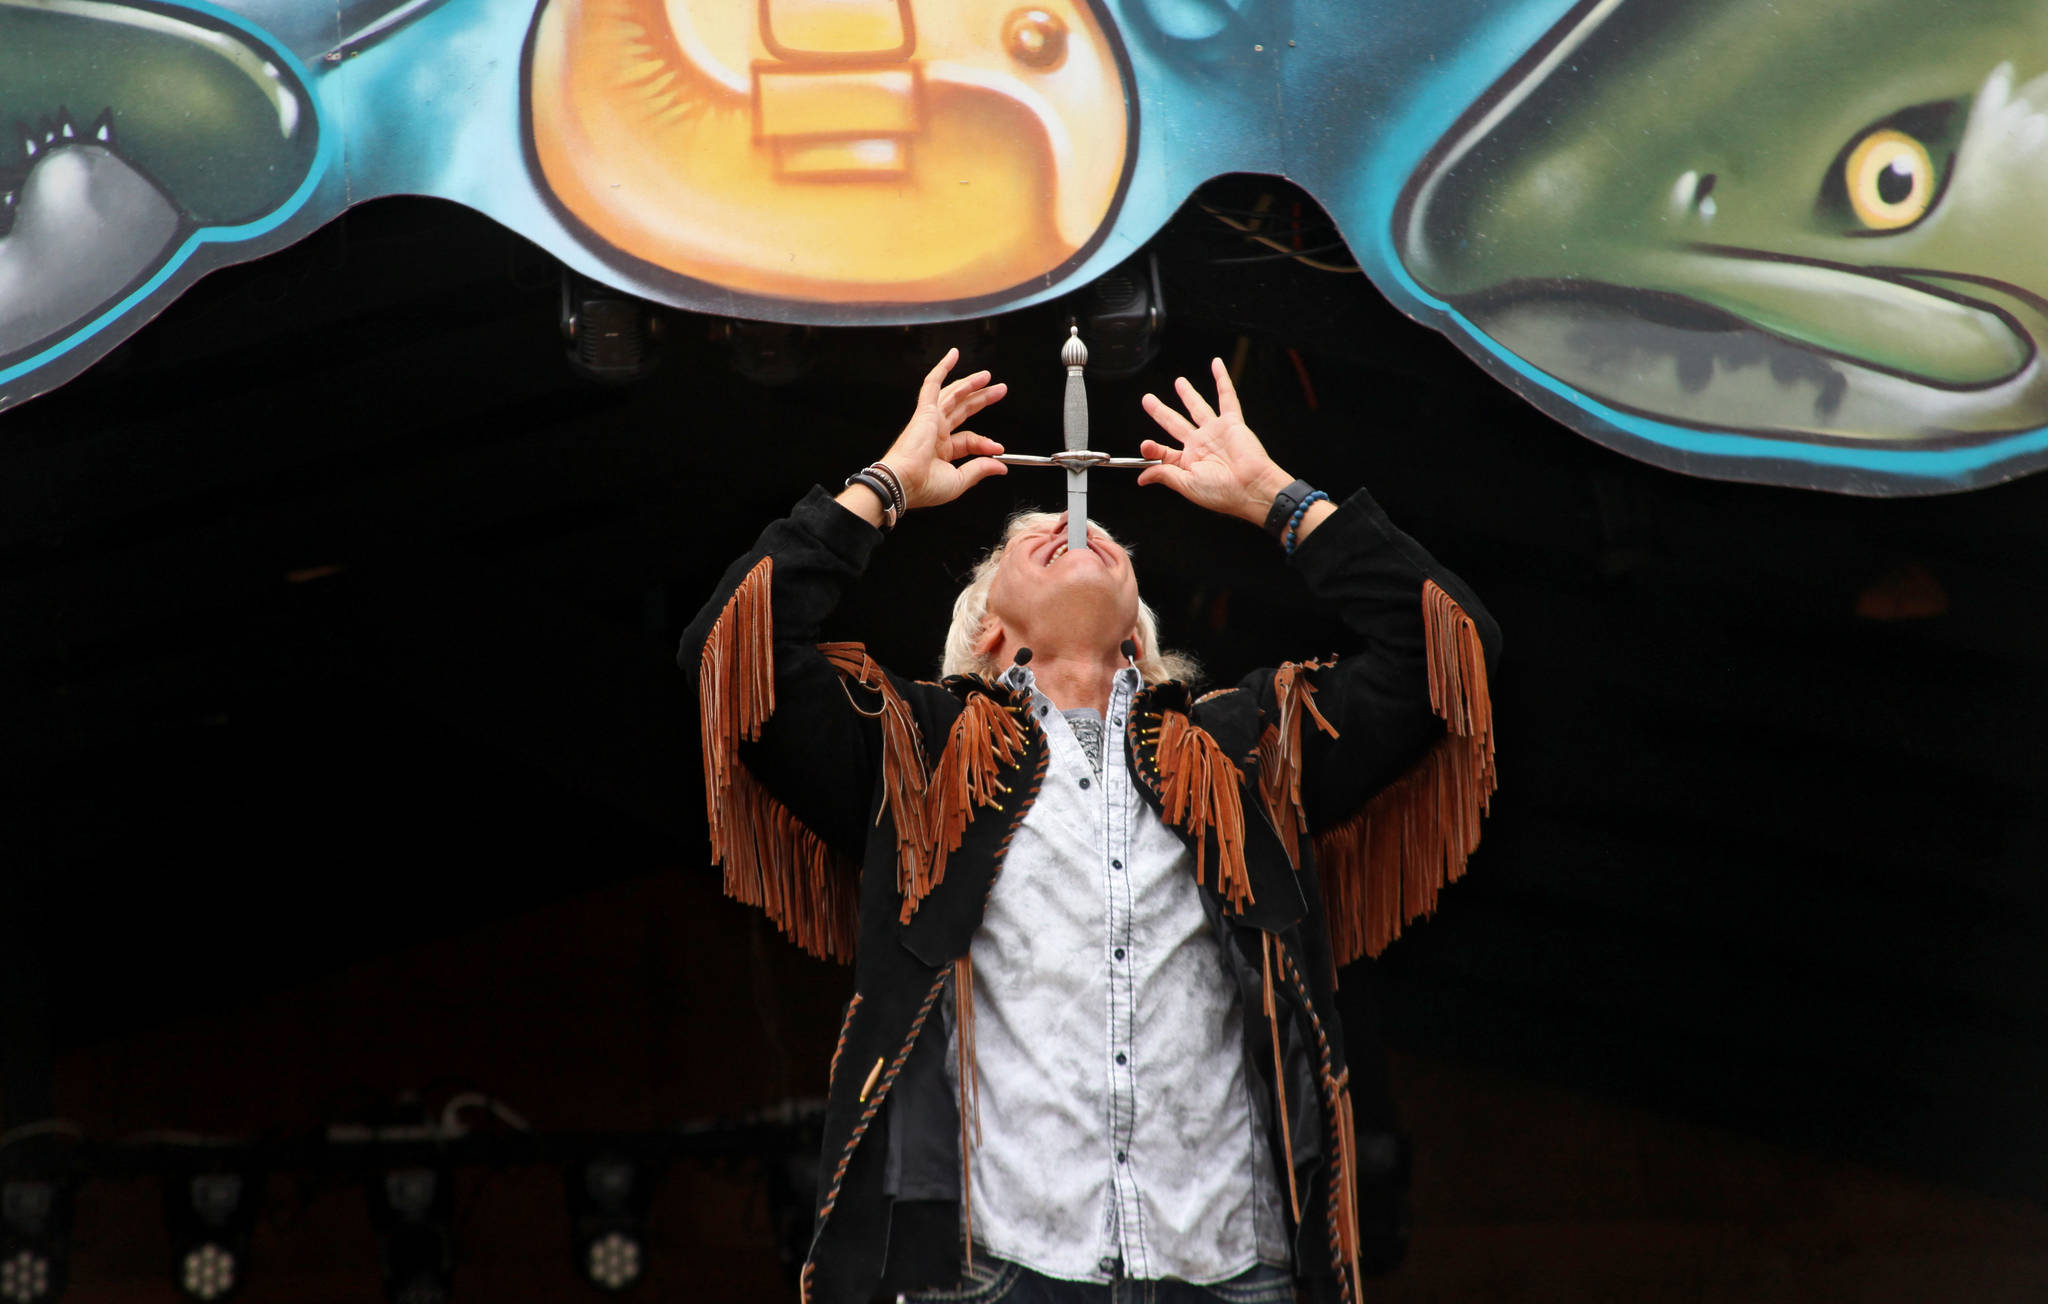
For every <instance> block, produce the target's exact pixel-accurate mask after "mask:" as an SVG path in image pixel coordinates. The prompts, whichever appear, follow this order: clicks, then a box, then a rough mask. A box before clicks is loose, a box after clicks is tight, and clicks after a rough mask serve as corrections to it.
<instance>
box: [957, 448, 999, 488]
mask: <svg viewBox="0 0 2048 1304" xmlns="http://www.w3.org/2000/svg"><path fill="white" fill-rule="evenodd" d="M960 472H961V474H962V475H964V476H966V477H967V484H966V486H965V488H963V489H962V491H961V492H963V493H964V492H966V490H967V489H972V488H973V487H974V486H976V485H978V484H980V483H981V482H982V481H983V480H986V479H988V478H989V477H990V476H992V475H1008V474H1009V473H1010V468H1009V467H1007V466H1005V465H1004V464H1003V463H1001V462H998V461H996V460H995V459H994V458H993V457H977V458H975V459H974V460H973V461H972V462H966V463H963V464H962V465H961V467H960Z"/></svg>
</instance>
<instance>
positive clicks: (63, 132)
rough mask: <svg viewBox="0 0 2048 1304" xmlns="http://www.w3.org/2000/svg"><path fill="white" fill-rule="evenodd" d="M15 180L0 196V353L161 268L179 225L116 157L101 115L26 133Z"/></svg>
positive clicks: (62, 326)
mask: <svg viewBox="0 0 2048 1304" xmlns="http://www.w3.org/2000/svg"><path fill="white" fill-rule="evenodd" d="M23 153H24V155H25V156H26V158H27V160H28V169H27V172H26V174H25V175H21V176H19V179H18V180H12V183H11V184H9V185H8V186H7V188H6V190H5V193H4V196H0V355H7V354H16V353H20V352H23V351H25V350H27V349H29V348H32V347H34V346H35V345H37V344H39V343H41V342H43V341H45V340H48V339H50V338H52V337H53V336H56V335H59V334H61V333H63V332H64V331H66V330H68V329H70V328H71V327H73V326H74V325H76V324H77V323H78V322H79V321H81V320H83V319H85V318H87V317H89V316H91V315H92V313H94V312H95V311H97V310H98V309H100V308H101V307H102V306H104V305H106V304H108V303H111V302H113V301H115V300H116V299H118V298H119V297H120V296H121V295H122V294H123V293H124V292H126V291H127V290H128V289H129V287H131V286H132V285H133V284H134V283H135V282H136V281H138V280H139V279H141V278H142V277H143V276H144V275H146V274H147V273H148V272H149V271H150V270H151V269H152V268H154V267H156V266H157V265H158V264H159V263H161V262H162V260H163V257H164V254H165V250H166V249H167V248H168V246H169V245H170V243H171V241H172V240H173V239H174V238H175V237H176V235H177V234H178V231H179V228H180V222H181V219H180V217H179V214H178V211H177V208H176V207H175V206H174V205H173V204H172V203H171V201H170V200H169V199H168V198H166V197H165V195H164V193H163V192H162V191H161V190H160V189H158V188H157V186H156V184H155V183H154V182H152V181H151V180H150V179H149V178H148V177H146V176H144V175H143V174H142V173H141V172H140V171H139V170H137V169H136V168H135V167H134V166H132V165H131V164H130V163H129V162H128V161H127V159H125V158H124V157H122V155H121V153H120V151H119V147H118V144H117V143H116V141H115V139H114V136H113V129H112V125H111V123H110V122H109V120H108V119H106V118H105V117H102V118H101V119H100V120H99V122H97V123H96V124H94V125H92V126H90V127H79V126H78V125H76V124H75V123H73V122H72V120H71V119H70V118H69V117H66V116H62V115H60V117H59V118H58V119H56V120H54V121H52V122H48V123H45V124H43V125H42V126H40V127H39V128H37V129H36V130H34V131H32V132H30V133H28V134H27V136H26V138H25V139H24V141H23Z"/></svg>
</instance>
